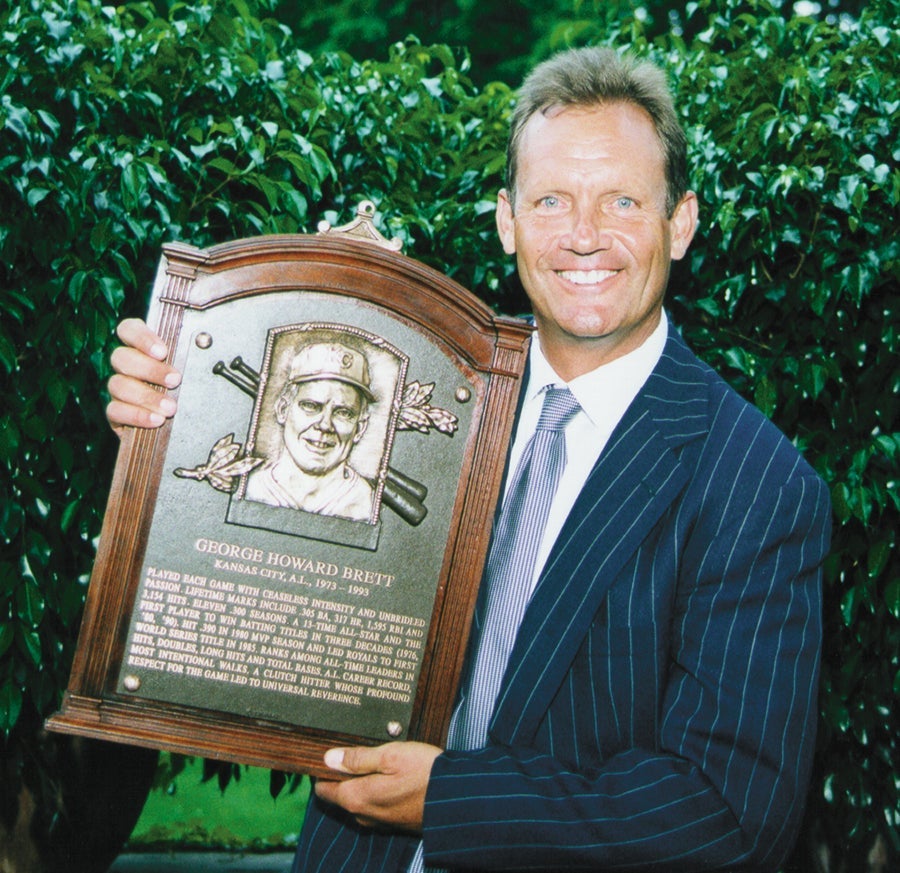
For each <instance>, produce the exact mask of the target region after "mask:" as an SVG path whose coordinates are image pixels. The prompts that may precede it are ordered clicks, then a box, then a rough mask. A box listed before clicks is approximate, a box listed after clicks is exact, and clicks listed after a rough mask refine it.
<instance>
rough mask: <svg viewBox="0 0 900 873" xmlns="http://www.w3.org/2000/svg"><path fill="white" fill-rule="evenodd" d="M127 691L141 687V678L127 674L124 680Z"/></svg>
mask: <svg viewBox="0 0 900 873" xmlns="http://www.w3.org/2000/svg"><path fill="white" fill-rule="evenodd" d="M122 684H123V685H124V686H125V690H126V691H137V690H138V688H140V687H141V680H140V679H138V677H137V676H126V677H125V678H124V679H123V680H122Z"/></svg>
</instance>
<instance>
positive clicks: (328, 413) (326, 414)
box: [316, 403, 334, 433]
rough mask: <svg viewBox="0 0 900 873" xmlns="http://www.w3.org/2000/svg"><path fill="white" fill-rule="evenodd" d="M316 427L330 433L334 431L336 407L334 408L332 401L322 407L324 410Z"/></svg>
mask: <svg viewBox="0 0 900 873" xmlns="http://www.w3.org/2000/svg"><path fill="white" fill-rule="evenodd" d="M316 427H317V428H318V429H319V430H322V431H326V432H328V433H333V432H334V409H332V407H331V404H330V403H326V404H325V405H324V406H323V407H322V412H321V413H320V414H319V420H318V421H317V422H316Z"/></svg>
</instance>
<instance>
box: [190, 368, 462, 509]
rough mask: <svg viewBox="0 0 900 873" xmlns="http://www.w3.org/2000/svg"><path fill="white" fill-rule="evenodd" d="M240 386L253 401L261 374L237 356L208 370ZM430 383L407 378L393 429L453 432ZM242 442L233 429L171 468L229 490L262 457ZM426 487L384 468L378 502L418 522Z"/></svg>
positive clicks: (453, 426) (454, 426) (450, 419)
mask: <svg viewBox="0 0 900 873" xmlns="http://www.w3.org/2000/svg"><path fill="white" fill-rule="evenodd" d="M212 371H213V373H215V374H216V375H217V376H222V377H223V378H224V379H227V380H228V381H229V382H231V384H232V385H235V386H236V387H237V388H240V390H241V391H243V392H244V393H245V394H247V395H249V396H250V397H252V398H253V399H254V400H255V399H256V397H257V394H258V393H259V385H260V375H259V373H258V372H257V371H256V370H254V369H253V368H252V367H251V366H249V365H248V364H247V363H246V362H245V361H244V360H243V358H241V357H236V358H234V360H232V362H231V364H230V365H228V364H225V362H224V361H218V362H217V363H216V364H215V366H214V367H213V369H212ZM433 391H434V383H427V384H424V385H423V384H421V383H420V382H415V381H414V382H408V383H407V384H406V386H405V387H404V389H403V398H402V401H401V407H400V414H399V416H398V418H397V425H396V429H397V430H416V431H419V432H421V433H428V432H429V431H430V430H432V429H434V430H437V431H439V432H440V433H444V434H447V435H448V436H452V435H453V434H454V433H455V432H456V430H457V426H458V421H459V420H458V418H457V417H456V416H455V415H453V413H451V412H448V411H447V410H446V409H441V408H440V407H437V406H432V405H431V404H430V402H429V401H430V400H431V394H432V392H433ZM241 448H242V447H241V445H240V443H237V442H235V441H234V434H228V435H227V436H224V437H222V438H221V439H220V440H218V441H217V442H216V444H215V445H214V446H213V447H212V449H211V450H210V453H209V458H208V459H207V461H206V463H205V464H200V465H198V466H196V467H193V468H185V467H178V468H177V469H176V470H175V471H174V473H175V475H176V476H178V477H180V478H183V479H195V480H197V481H205V482H208V483H209V484H210V485H211V486H212V487H213V488H215V489H216V490H217V491H224V492H226V493H231V492H233V491H234V489H235V488H236V487H237V483H238V479H239V478H240V477H241V476H242V475H244V474H245V473H249V472H250V471H251V470H253V469H254V468H256V467H258V466H259V465H260V464H262V463H264V460H263V459H262V458H255V457H252V456H249V455H242V454H241ZM427 496H428V488H427V487H426V486H425V485H424V484H422V483H421V482H418V481H416V480H415V479H413V478H412V477H410V476H406V475H404V474H403V473H401V472H400V471H398V470H395V469H393V468H392V467H388V469H387V473H386V475H385V481H384V488H383V490H382V493H381V502H382V503H383V504H384V505H385V506H387V507H388V508H389V509H391V510H393V511H394V512H395V513H396V514H397V515H398V516H400V518H402V519H403V520H404V521H405V522H407V523H408V524H411V525H418V524H420V523H421V522H422V520H423V519H424V518H425V516H426V515H427V514H428V509H427V507H426V506H425V498H426V497H427Z"/></svg>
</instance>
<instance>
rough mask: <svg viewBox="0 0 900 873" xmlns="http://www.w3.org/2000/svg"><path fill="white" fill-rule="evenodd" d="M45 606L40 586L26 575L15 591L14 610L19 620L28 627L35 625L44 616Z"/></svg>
mask: <svg viewBox="0 0 900 873" xmlns="http://www.w3.org/2000/svg"><path fill="white" fill-rule="evenodd" d="M45 606H46V604H45V602H44V596H43V595H42V594H41V590H40V588H38V586H37V584H36V583H35V581H34V580H33V579H31V578H29V577H27V576H26V577H25V578H24V579H23V580H22V584H21V585H19V588H18V591H17V592H16V611H17V615H18V617H19V620H20V621H22V622H23V623H24V624H26V625H27V626H29V627H32V628H35V627H37V626H38V625H39V624H40V623H41V619H42V618H43V616H44V608H45Z"/></svg>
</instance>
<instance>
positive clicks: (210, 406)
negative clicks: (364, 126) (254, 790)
mask: <svg viewBox="0 0 900 873" xmlns="http://www.w3.org/2000/svg"><path fill="white" fill-rule="evenodd" d="M371 213H372V206H371V204H364V205H363V206H362V207H361V208H360V214H359V217H358V219H357V221H356V222H354V223H352V224H351V225H348V226H347V227H345V228H340V229H338V230H331V229H330V228H327V229H326V232H323V233H320V234H319V235H315V236H269V237H259V238H255V239H249V240H240V241H237V242H234V243H228V244H225V245H222V246H216V247H214V248H211V249H208V250H200V249H196V248H193V247H190V246H185V245H181V244H173V245H169V246H166V247H165V248H164V255H163V258H162V261H161V265H160V270H159V273H158V276H157V281H156V284H155V287H154V293H153V300H152V304H151V308H150V314H149V316H148V323H150V324H151V325H153V326H155V327H156V329H157V331H158V332H159V333H160V335H161V336H162V337H163V339H165V340H166V342H167V343H168V345H169V348H170V350H171V355H172V363H173V364H174V365H175V366H177V367H178V368H179V369H180V370H182V372H183V374H184V378H183V381H182V385H181V387H180V388H179V389H178V391H177V395H178V403H179V411H178V413H177V415H176V416H175V418H174V419H173V420H172V421H171V422H169V423H168V424H166V425H165V426H164V427H163V428H162V429H161V430H159V431H141V430H135V431H132V432H130V433H128V434H126V436H125V437H124V438H123V441H122V447H121V451H120V455H119V459H118V461H117V465H116V471H115V478H114V482H113V489H112V494H111V496H110V501H109V505H108V508H107V514H106V517H105V519H104V527H103V532H102V535H101V539H100V547H99V551H98V556H97V561H96V564H95V568H94V573H93V575H92V578H91V584H90V589H89V592H88V599H87V603H86V607H85V616H84V621H83V625H82V629H81V635H80V637H79V642H78V648H77V652H76V657H75V662H74V664H73V668H72V676H71V679H70V683H69V688H68V690H67V692H66V695H65V697H64V701H63V705H62V708H61V711H60V712H59V713H57V714H56V715H54V716H53V717H52V718H51V719H50V720H49V722H48V726H49V727H50V728H51V729H54V730H61V731H67V732H71V733H76V734H81V735H85V736H93V737H100V738H106V739H112V740H118V741H121V742H128V743H135V744H140V745H148V746H152V747H157V748H162V749H168V750H171V751H177V752H183V753H187V754H198V755H203V756H205V757H217V758H222V759H226V760H234V761H238V762H243V763H248V764H254V765H257V766H267V767H272V768H276V769H287V770H297V771H303V772H310V773H321V772H325V768H324V767H323V765H322V763H321V760H322V754H323V752H324V751H325V750H326V749H328V748H330V747H332V746H334V745H345V744H377V743H381V742H386V741H389V740H391V739H414V740H421V741H425V742H431V743H436V744H442V743H443V741H444V738H445V736H446V729H447V725H448V723H449V719H450V715H451V712H452V707H453V702H454V697H455V690H456V687H457V682H458V679H459V674H460V670H461V668H462V661H463V656H464V653H465V648H466V637H467V634H468V628H469V623H470V619H471V614H472V611H473V609H474V603H475V597H476V593H477V589H478V585H479V582H480V578H481V571H482V566H483V562H484V558H485V554H486V550H487V544H488V539H489V534H490V526H491V522H492V518H493V513H494V507H495V504H496V500H497V497H498V493H499V488H500V482H501V478H502V473H503V465H504V460H505V457H506V447H507V445H508V441H509V437H510V431H511V426H512V420H513V415H514V411H515V404H516V400H517V396H518V390H519V384H520V379H521V374H522V371H523V369H524V365H525V359H526V350H527V344H528V336H529V334H530V328H529V327H528V326H526V325H524V324H522V323H520V322H517V321H513V320H509V319H504V318H498V317H496V316H495V315H493V313H492V312H491V311H490V310H489V309H488V308H487V307H486V306H484V304H482V303H481V302H480V301H478V300H477V299H476V298H475V297H473V296H472V295H471V294H470V293H469V292H467V291H465V290H464V289H463V288H461V287H460V286H458V285H456V284H455V283H454V282H452V281H451V280H450V279H448V278H447V277H446V276H443V275H441V274H439V273H437V272H436V271H434V270H432V269H430V268H428V267H426V266H424V265H422V264H421V263H418V262H416V261H413V260H411V259H409V258H407V257H405V256H403V255H401V254H399V253H397V252H396V251H394V250H392V249H393V245H392V244H389V243H387V241H386V240H384V239H383V238H382V237H380V235H379V234H378V233H377V232H376V231H375V230H374V228H373V227H372V226H371V222H370V220H369V217H370V216H371Z"/></svg>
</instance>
